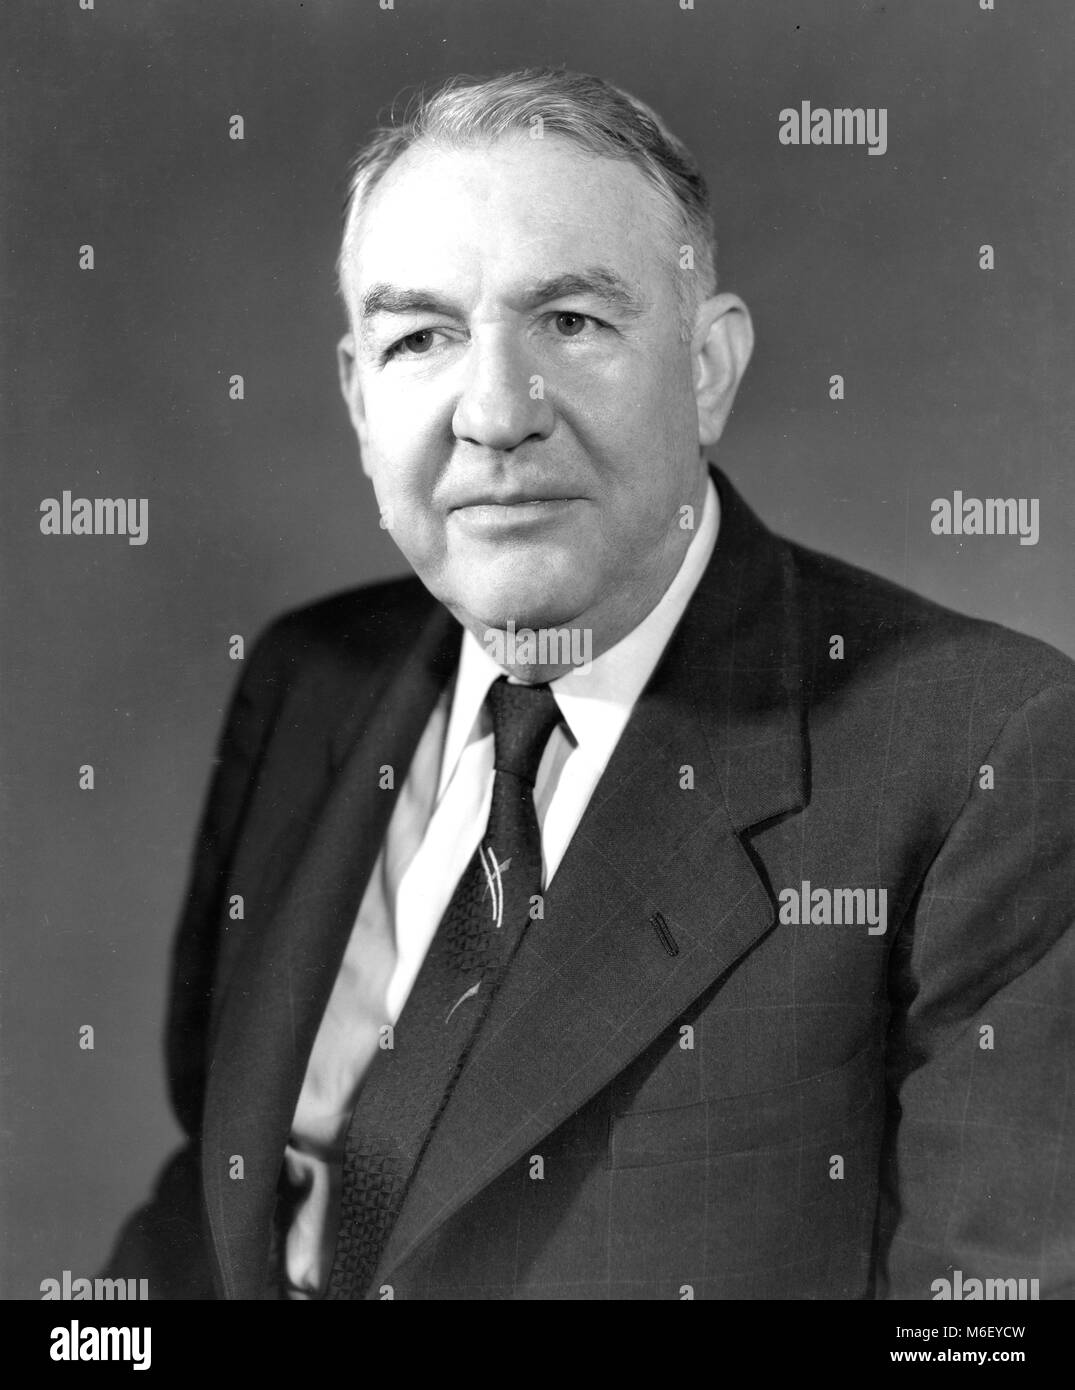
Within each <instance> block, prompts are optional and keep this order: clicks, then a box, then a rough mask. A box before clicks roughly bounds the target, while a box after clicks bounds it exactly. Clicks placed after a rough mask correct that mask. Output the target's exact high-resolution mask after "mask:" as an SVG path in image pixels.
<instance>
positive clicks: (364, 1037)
mask: <svg viewBox="0 0 1075 1390" xmlns="http://www.w3.org/2000/svg"><path fill="white" fill-rule="evenodd" d="M719 509H720V504H719V502H718V499H717V492H716V489H715V487H714V486H713V481H712V479H711V478H710V479H709V481H708V483H707V488H706V497H705V503H704V506H703V508H702V516H701V520H700V522H699V524H698V529H697V531H696V532H695V534H694V536H693V537H692V538H691V543H690V545H689V546H688V547H687V550H686V553H685V555H684V557H683V561H682V563H681V565H680V568H679V570H678V571H677V573H676V575H675V577H674V579H673V580H672V582H671V584H670V585H669V586H668V588H667V589H666V591H665V593H664V595H663V597H662V598H661V599H660V601H659V602H658V603H657V605H656V607H655V608H653V609H652V611H651V612H650V613H649V614H648V615H647V616H646V617H645V618H644V619H643V620H642V622H641V623H639V625H638V626H637V627H636V628H634V629H633V631H631V632H629V633H628V634H627V636H626V637H624V638H622V639H621V640H620V641H619V642H617V644H616V645H615V646H614V647H610V648H609V649H608V651H606V652H603V653H602V654H601V655H600V656H598V657H595V658H594V660H593V662H592V664H591V665H590V667H589V669H588V670H584V669H574V668H573V669H571V670H569V671H568V672H567V673H566V674H565V675H563V676H560V677H559V678H558V679H557V680H555V681H553V682H552V683H551V685H550V689H551V690H552V692H553V695H554V696H555V698H556V702H557V704H558V705H559V707H560V712H561V713H562V715H563V718H564V723H562V724H561V725H560V726H558V727H557V729H556V730H555V731H554V732H553V734H552V735H551V737H550V738H549V742H548V744H547V745H546V747H545V752H544V754H543V755H542V759H541V765H540V767H539V768H538V775H537V781H536V783H535V785H534V802H535V806H536V809H537V816H538V823H539V825H540V827H541V849H542V859H543V865H544V870H543V882H544V886H545V887H546V888H547V887H548V885H549V884H550V883H551V882H552V879H553V877H554V876H555V874H556V871H557V869H558V868H559V866H560V862H561V860H562V859H563V857H564V853H565V851H566V850H567V847H568V845H569V844H570V842H571V837H572V835H574V833H575V829H576V827H577V826H578V823H579V821H580V820H581V819H582V815H583V813H584V811H585V810H586V807H587V805H588V804H589V800H590V797H591V796H592V795H593V792H594V789H595V787H596V786H597V783H598V781H599V780H600V778H601V774H602V773H603V772H604V770H605V767H606V765H607V764H608V761H609V759H610V758H611V756H612V753H613V750H614V749H615V747H616V744H617V743H618V742H619V740H620V736H621V734H622V733H623V730H624V727H625V726H626V724H627V721H628V719H629V718H630V715H631V710H632V709H633V707H634V704H635V701H636V700H637V699H638V697H639V695H640V694H641V693H642V689H643V687H644V686H645V685H646V683H647V681H648V680H649V678H650V676H651V675H652V673H653V671H654V668H655V667H656V665H657V662H658V661H659V659H660V656H661V653H662V652H663V651H664V648H665V646H666V645H667V643H668V639H669V638H670V637H671V635H672V631H673V629H674V628H675V626H676V624H677V623H678V622H679V619H680V618H681V617H682V615H683V611H684V609H685V608H686V606H687V603H688V601H689V600H690V597H691V595H692V594H693V593H694V590H695V588H696V587H697V585H698V581H699V579H700V578H701V576H702V572H703V571H704V569H705V567H706V565H707V564H708V563H709V559H710V556H711V555H712V553H713V547H714V545H715V544H716V539H717V530H718V527H719V523H720V515H719ZM503 674H504V672H503V671H502V670H501V668H500V667H499V666H498V665H497V664H496V663H495V662H494V661H493V659H492V657H491V656H490V655H489V653H488V652H487V651H486V649H485V648H484V647H483V646H482V645H481V644H480V643H479V642H478V640H477V638H476V637H474V636H473V634H472V633H470V632H469V631H466V630H465V631H464V633H463V640H462V649H461V652H460V660H459V668H458V671H457V674H456V679H455V682H454V686H452V687H449V689H447V690H446V691H445V692H444V694H443V695H442V696H441V698H440V700H439V701H438V702H437V704H436V706H435V707H434V709H433V712H432V714H431V715H430V717H429V721H428V723H427V724H426V728H425V730H424V732H423V734H422V736H421V739H420V740H419V743H418V747H417V750H416V752H415V755H414V759H413V761H412V763H411V765H410V768H409V769H408V772H407V776H406V779H405V781H404V783H403V785H402V786H401V787H400V791H399V796H398V799H397V801H396V805H395V807H394V809H393V812H392V816H391V819H390V821H389V825H388V830H387V833H386V835H385V840H384V844H383V846H382V848H381V852H380V854H379V855H378V858H377V862H376V864H375V866H374V869H373V873H372V875H371V876H370V880H369V883H368V884H367V886H366V891H365V894H364V896H363V899H362V904H361V906H360V908H359V911H358V917H357V920H356V922H355V926H354V928H353V930H352V933H351V937H350V940H349V942H348V945H347V950H346V952H345V953H344V957H343V963H342V964H341V966H340V971H339V974H338V975H337V977H336V983H335V985H334V987H333V990H332V994H331V996H330V998H329V1002H328V1006H327V1008H326V1010H325V1013H324V1017H323V1018H322V1020H321V1026H320V1029H319V1030H318V1034H317V1037H316V1039H315V1041H314V1045H313V1050H312V1052H311V1054H310V1060H309V1064H308V1065H307V1068H306V1075H305V1078H304V1081H303V1086H302V1091H301V1094H300V1095H299V1100H298V1104H297V1106H296V1109H295V1115H294V1119H293V1121H292V1130H291V1142H290V1143H289V1144H288V1146H287V1148H286V1150H285V1152H284V1164H285V1170H286V1175H287V1178H288V1180H289V1182H290V1184H291V1185H292V1191H293V1196H294V1199H295V1207H294V1215H293V1219H292V1222H291V1225H290V1227H289V1229H288V1232H287V1235H286V1246H285V1267H286V1277H287V1283H288V1292H289V1297H292V1298H315V1297H317V1296H318V1295H319V1293H320V1291H321V1290H322V1289H323V1287H324V1286H325V1284H326V1283H327V1281H328V1274H329V1270H330V1269H331V1266H332V1256H333V1251H334V1247H335V1241H336V1225H337V1213H338V1209H339V1189H340V1174H341V1169H342V1164H343V1151H344V1142H345V1138H346V1134H347V1127H348V1124H349V1122H350V1118H351V1112H352V1110H353V1108H354V1105H355V1100H356V1098H357V1094H358V1090H359V1087H360V1085H361V1082H362V1078H363V1077H364V1075H365V1073H366V1070H367V1068H368V1067H369V1065H370V1063H371V1061H372V1060H373V1058H374V1056H375V1055H376V1052H377V1049H378V1043H379V1036H380V1030H381V1028H382V1027H384V1025H385V1024H394V1023H395V1022H396V1020H397V1019H398V1018H399V1016H400V1014H401V1013H402V1011H403V1006H404V1004H405V1003H406V1002H407V996H408V995H409V994H410V991H411V988H412V986H413V984H414V981H415V979H416V977H417V975H418V971H419V969H420V968H421V965H422V961H423V960H424V959H425V955H426V952H427V951H428V950H429V946H430V943H431V942H432V940H433V937H434V935H435V934H436V930H437V927H438V925H439V924H440V920H441V918H442V917H443V915H444V912H445V909H446V908H447V906H448V903H449V902H450V900H451V897H452V894H453V892H454V891H455V886H456V884H457V882H458V881H459V878H460V877H461V875H462V874H463V871H464V870H465V868H466V866H467V864H468V863H469V862H470V859H471V857H472V855H473V854H474V851H475V850H476V849H477V847H478V844H479V842H480V840H481V837H482V834H483V832H484V829H485V825H486V822H487V820H488V818H489V807H490V803H491V801H492V794H493V776H494V772H493V735H492V729H491V726H490V724H489V721H488V716H487V714H486V712H485V710H484V704H485V697H486V694H487V692H488V690H489V687H490V685H492V683H493V682H494V681H495V680H497V679H498V678H499V677H500V676H501V675H503Z"/></svg>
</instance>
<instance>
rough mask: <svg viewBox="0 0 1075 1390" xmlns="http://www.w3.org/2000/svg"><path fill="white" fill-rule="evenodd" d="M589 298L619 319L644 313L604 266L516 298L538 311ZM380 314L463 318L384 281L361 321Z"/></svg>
mask: <svg viewBox="0 0 1075 1390" xmlns="http://www.w3.org/2000/svg"><path fill="white" fill-rule="evenodd" d="M579 295H588V296H591V297H593V298H595V299H598V300H600V301H601V302H602V303H603V304H606V305H608V307H609V308H610V309H611V310H613V311H614V312H616V313H617V314H619V315H620V316H621V317H622V318H638V317H639V315H640V314H642V313H644V312H645V307H646V306H645V301H644V300H643V299H642V297H641V295H640V294H639V293H638V291H637V290H635V289H634V288H633V287H632V286H631V285H629V284H628V283H627V281H626V280H625V279H624V278H623V277H622V276H621V275H618V274H617V273H616V271H614V270H609V269H608V268H607V267H605V266H591V267H590V268H589V269H587V270H582V271H567V272H565V273H564V274H562V275H552V276H549V277H547V278H546V279H544V280H538V281H536V282H535V283H534V284H532V285H529V286H527V287H526V289H524V290H523V291H522V293H521V294H520V295H519V296H518V298H517V301H516V302H517V305H518V307H519V308H520V309H523V310H526V309H537V308H540V306H541V305H542V304H548V303H551V302H552V301H553V300H555V299H567V298H570V297H573V296H579ZM382 314H444V315H445V316H447V317H449V318H462V317H463V316H464V315H463V311H462V309H461V308H460V306H459V305H458V304H455V303H453V301H452V300H450V299H445V298H444V296H443V295H440V294H437V292H436V291H435V290H426V289H404V288H402V287H400V286H398V285H390V284H388V283H386V282H384V281H380V282H378V283H376V284H373V285H370V287H369V289H368V290H367V291H366V292H365V294H364V295H363V296H362V319H363V320H364V321H367V320H369V319H372V318H376V317H378V316H379V315H382Z"/></svg>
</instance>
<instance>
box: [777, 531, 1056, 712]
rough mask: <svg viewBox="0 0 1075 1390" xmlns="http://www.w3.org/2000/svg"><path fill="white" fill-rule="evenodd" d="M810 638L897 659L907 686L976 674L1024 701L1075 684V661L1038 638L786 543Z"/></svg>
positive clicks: (983, 681) (1017, 700)
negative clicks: (838, 638)
mask: <svg viewBox="0 0 1075 1390" xmlns="http://www.w3.org/2000/svg"><path fill="white" fill-rule="evenodd" d="M787 544H788V546H789V549H790V551H791V555H792V559H793V563H794V565H795V566H796V570H797V574H798V579H799V585H798V588H799V593H800V596H801V600H802V604H803V609H804V612H803V618H804V627H805V629H806V639H807V641H811V640H812V641H814V642H820V641H827V640H828V637H829V636H835V635H837V634H838V635H840V636H843V637H844V641H845V647H846V646H850V645H851V643H852V642H853V643H855V645H856V648H857V653H858V655H860V656H869V657H871V658H873V659H876V660H881V661H884V660H885V659H886V658H887V659H888V660H891V661H898V662H899V663H900V664H901V669H902V675H903V677H904V678H906V680H907V682H908V683H912V682H916V681H919V682H920V681H930V682H935V681H939V680H946V679H958V678H959V677H964V678H966V677H971V678H973V679H974V680H975V681H976V683H978V684H980V685H987V686H990V687H991V688H993V689H994V690H995V691H997V692H998V693H1000V692H1001V691H1003V692H1004V698H1005V702H1006V703H1008V702H1011V703H1013V704H1018V703H1022V702H1023V701H1025V700H1027V699H1030V698H1032V697H1033V696H1034V695H1035V694H1037V693H1038V692H1040V691H1042V690H1045V689H1047V688H1048V687H1050V686H1053V685H1071V684H1073V683H1075V661H1072V660H1071V659H1070V658H1069V657H1068V656H1066V655H1065V654H1064V653H1063V652H1061V651H1059V650H1058V649H1057V648H1056V647H1053V646H1051V645H1050V644H1049V643H1047V642H1043V641H1041V640H1040V639H1039V638H1037V637H1031V636H1028V635H1027V634H1025V633H1021V632H1016V631H1015V630H1014V629H1012V628H1008V627H1005V626H1003V625H1002V624H1000V623H995V622H990V621H988V620H986V619H983V618H972V617H969V616H968V615H966V614H964V613H959V612H957V611H956V610H955V609H952V608H948V607H947V606H945V605H944V604H942V603H938V602H936V601H935V600H933V599H930V598H926V597H925V596H924V595H922V594H917V593H914V592H913V591H912V590H910V589H908V588H905V587H904V586H903V585H901V584H897V583H895V582H894V581H892V580H889V579H885V578H883V577H882V576H881V575H878V574H874V573H872V572H871V571H869V570H865V569H862V568H861V567H859V566H858V565H854V564H851V563H849V562H848V561H845V560H839V559H837V558H836V557H835V556H832V555H825V554H822V553H821V552H819V551H815V550H811V549H809V548H808V547H806V546H802V545H799V544H797V543H795V542H790V541H789V542H787Z"/></svg>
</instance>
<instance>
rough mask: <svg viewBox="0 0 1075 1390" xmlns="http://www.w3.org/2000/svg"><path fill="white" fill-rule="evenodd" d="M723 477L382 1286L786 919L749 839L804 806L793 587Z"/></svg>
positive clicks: (433, 1150) (399, 1233)
mask: <svg viewBox="0 0 1075 1390" xmlns="http://www.w3.org/2000/svg"><path fill="white" fill-rule="evenodd" d="M714 472H715V476H716V481H717V484H718V488H719V492H720V498H721V531H720V536H719V539H718V544H717V547H716V550H715V552H714V556H713V559H712V561H711V562H710V565H709V567H708V569H707V571H706V573H705V575H704V576H703V579H702V582H701V583H700V585H699V587H698V589H697V591H696V592H695V595H694V597H693V598H692V600H691V603H690V605H689V606H688V609H687V612H686V613H685V614H684V618H683V620H682V622H681V623H680V625H679V627H678V629H677V631H676V633H675V634H674V635H673V638H672V640H671V642H670V643H669V646H668V648H667V650H666V652H665V654H664V656H663V658H662V660H661V663H660V664H659V666H658V668H657V671H656V672H655V673H654V677H653V679H652V680H651V682H650V684H649V686H648V687H647V689H646V690H645V692H644V693H643V695H642V697H641V698H640V700H639V701H638V703H637V705H636V707H635V710H634V712H633V714H632V717H631V719H630V721H629V723H628V725H627V728H626V729H625V731H624V734H623V737H622V738H621V740H620V742H619V744H618V745H617V748H616V750H615V752H614V754H613V757H612V759H611V760H610V762H609V765H608V768H607V769H606V771H605V774H604V776H603V777H602V779H601V782H600V784H599V785H598V787H597V789H596V791H595V793H594V795H593V797H592V798H591V801H590V804H589V806H588V807H587V810H586V812H585V814H584V816H583V818H582V821H581V822H580V825H579V827H578V829H577V831H576V832H575V835H574V837H573V838H572V841H571V844H570V846H569V847H568V851H567V853H566V855H565V857H564V860H563V862H562V864H561V866H560V869H559V870H558V872H557V874H556V876H555V878H554V880H553V882H552V883H551V884H550V886H549V889H548V891H547V894H546V899H545V919H544V921H536V922H533V923H532V924H531V925H530V927H529V929H528V931H527V933H526V935H525V936H524V938H523V942H522V945H521V947H520V949H519V952H518V954H517V956H516V958H515V960H514V961H513V963H512V967H511V970H510V971H509V973H508V975H507V976H506V978H505V980H504V981H503V983H502V985H501V988H500V990H499V992H498V994H497V995H496V997H495V999H494V1001H493V1004H492V1006H491V1009H490V1013H489V1016H488V1018H487V1019H486V1021H485V1024H484V1025H483V1028H482V1030H481V1033H480V1035H479V1038H478V1040H477V1042H476V1044H475V1048H474V1051H473V1052H472V1054H471V1057H470V1059H469V1061H468V1062H467V1065H466V1067H465V1068H464V1070H463V1072H462V1074H461V1076H460V1078H459V1080H458V1082H457V1084H456V1086H455V1089H454V1091H453V1092H452V1095H451V1097H450V1099H449V1101H448V1103H447V1105H446V1106H445V1109H444V1111H443V1114H442V1116H441V1119H440V1121H439V1123H438V1125H437V1128H436V1129H435V1130H434V1132H433V1134H432V1136H431V1139H430V1142H429V1144H428V1146H427V1148H426V1151H425V1154H424V1156H423V1159H422V1161H421V1163H420V1165H419V1167H418V1169H417V1171H416V1174H415V1177H414V1180H413V1182H412V1185H411V1188H410V1191H409V1192H408V1195H407V1199H406V1201H405V1203H404V1206H403V1209H402V1211H401V1213H400V1217H399V1220H398V1221H397V1223H396V1226H395V1228H394V1230H393V1232H392V1235H391V1237H390V1239H389V1242H388V1245H387V1247H386V1249H385V1252H384V1256H383V1258H382V1261H381V1265H380V1268H379V1271H378V1273H377V1275H376V1277H375V1280H374V1287H377V1286H378V1285H380V1284H381V1283H382V1282H384V1281H385V1280H388V1279H390V1277H391V1274H392V1271H393V1270H394V1269H395V1268H397V1267H398V1266H399V1265H400V1264H401V1263H402V1262H403V1261H404V1260H406V1259H407V1257H408V1256H409V1255H410V1254H411V1253H412V1252H413V1251H415V1250H416V1249H417V1247H418V1246H419V1245H420V1244H421V1243H422V1242H423V1241H424V1240H425V1239H426V1238H427V1237H428V1236H429V1235H430V1234H431V1233H432V1232H433V1231H434V1230H435V1229H436V1228H437V1227H438V1226H439V1225H441V1224H442V1223H443V1222H444V1221H445V1220H447V1219H448V1217H450V1216H451V1215H452V1214H453V1213H454V1212H456V1211H458V1210H459V1208H460V1207H461V1206H462V1205H463V1204H464V1203H465V1202H467V1201H468V1200H469V1199H470V1198H471V1197H473V1196H474V1195H476V1193H478V1192H479V1191H480V1190H481V1189H482V1188H483V1187H484V1186H486V1185H487V1184H488V1183H490V1182H491V1181H492V1180H493V1179H494V1178H496V1177H497V1176H498V1174H500V1173H502V1172H503V1171H504V1170H505V1169H506V1168H507V1167H508V1166H510V1165H511V1164H512V1163H514V1162H516V1161H518V1160H519V1159H520V1158H521V1157H523V1156H524V1155H526V1154H527V1153H528V1152H530V1151H532V1148H533V1146H534V1145H535V1144H536V1143H537V1142H538V1141H539V1140H540V1139H541V1138H542V1136H544V1135H546V1134H548V1133H550V1132H551V1131H552V1130H553V1129H555V1128H556V1127H557V1126H558V1125H560V1124H561V1123H563V1121H564V1120H566V1119H567V1118H568V1117H569V1116H570V1115H571V1114H573V1113H574V1112H575V1111H576V1110H578V1109H579V1107H580V1106H582V1105H583V1104H584V1103H585V1102H586V1101H587V1100H588V1099H589V1098H591V1097H592V1096H594V1095H595V1094H597V1093H598V1092H599V1091H600V1090H602V1089H603V1088H604V1087H605V1086H607V1085H608V1083H609V1082H610V1081H611V1080H612V1079H613V1078H614V1077H615V1076H616V1075H617V1074H618V1073H619V1072H621V1071H622V1070H623V1069H624V1068H625V1067H626V1066H627V1065H628V1064H629V1063H630V1062H631V1061H632V1060H633V1059H634V1058H635V1057H637V1056H638V1055H639V1053H641V1052H642V1051H643V1050H644V1049H645V1048H646V1047H647V1046H648V1045H649V1044H650V1043H651V1042H652V1041H653V1040H654V1039H655V1038H656V1037H657V1036H658V1035H659V1034H660V1033H661V1032H663V1031H664V1030H666V1029H667V1028H668V1027H669V1026H670V1025H671V1024H672V1023H674V1021H675V1020H676V1018H677V1017H678V1016H680V1015H681V1014H682V1013H683V1012H684V1011H685V1010H686V1009H687V1008H688V1007H689V1005H690V1004H691V1003H692V1002H693V1001H694V1000H696V999H697V998H698V996H699V995H700V994H702V993H703V992H704V991H705V990H706V989H707V988H708V987H709V986H710V985H712V984H713V983H714V982H715V981H717V980H719V979H720V977H721V976H722V975H723V974H724V973H725V972H727V971H728V970H729V969H730V968H731V967H732V966H733V965H734V964H735V962H736V961H737V960H738V959H739V958H740V957H741V956H742V955H743V954H744V952H746V951H747V950H749V949H750V947H751V946H752V945H753V944H754V943H755V942H756V941H757V940H758V939H759V938H760V937H761V936H762V935H764V934H765V933H766V932H767V931H768V930H769V928H770V927H771V926H772V925H773V923H774V921H775V907H774V903H773V899H772V896H771V893H770V891H769V890H768V888H767V887H766V885H765V884H764V883H763V882H762V880H761V879H760V877H759V875H758V873H757V872H756V870H755V868H754V865H753V862H752V860H751V857H750V855H749V853H748V851H747V849H746V848H744V845H743V842H742V840H741V838H740V832H742V831H743V830H745V829H746V828H747V827H749V826H751V825H755V824H757V823H759V822H760V821H763V820H765V819H767V818H769V817H772V816H776V815H779V814H782V813H784V812H787V811H789V810H792V809H796V808H800V807H801V806H802V805H803V796H804V785H803V784H804V752H803V739H802V733H801V715H800V702H799V681H800V653H799V649H798V641H799V638H798V628H799V625H798V621H797V611H796V601H795V583H794V576H793V573H792V570H791V561H790V557H789V554H788V552H787V549H786V547H784V546H783V544H782V543H781V542H780V541H778V540H777V539H776V538H774V537H773V536H772V535H771V534H770V533H769V532H768V531H767V530H766V529H765V528H764V527H763V526H762V525H761V524H760V522H758V521H757V519H756V518H755V517H754V516H753V514H752V513H751V512H750V511H749V509H748V508H747V507H746V506H745V504H744V503H743V502H742V501H741V500H740V499H739V497H738V495H737V494H736V493H735V492H734V490H733V489H732V488H731V487H730V485H729V484H728V483H727V481H726V480H725V479H724V478H723V477H722V475H720V474H716V471H715V470H714ZM688 765H689V766H690V768H691V769H692V770H693V778H694V786H693V789H687V788H685V787H684V786H683V785H681V779H683V778H684V776H685V772H684V769H685V768H686V767H687V766H688ZM655 922H656V923H658V924H663V926H660V927H659V926H658V925H655Z"/></svg>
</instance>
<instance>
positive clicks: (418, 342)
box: [388, 328, 434, 357]
mask: <svg viewBox="0 0 1075 1390" xmlns="http://www.w3.org/2000/svg"><path fill="white" fill-rule="evenodd" d="M433 339H434V330H433V329H432V328H419V329H418V330H417V332H415V333H408V334H407V336H406V337H405V338H400V340H399V342H398V343H393V344H392V346H391V347H390V348H389V349H388V355H389V357H421V356H422V354H423V353H426V352H428V351H429V349H430V348H431V347H432V346H433Z"/></svg>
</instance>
